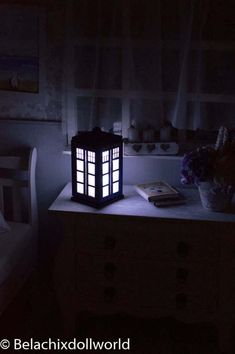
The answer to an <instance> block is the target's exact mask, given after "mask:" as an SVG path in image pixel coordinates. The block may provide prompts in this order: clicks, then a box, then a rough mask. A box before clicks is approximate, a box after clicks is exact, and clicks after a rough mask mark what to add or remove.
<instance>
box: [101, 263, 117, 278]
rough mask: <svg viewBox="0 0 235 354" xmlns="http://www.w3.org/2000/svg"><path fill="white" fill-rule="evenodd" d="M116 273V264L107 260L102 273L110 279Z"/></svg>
mask: <svg viewBox="0 0 235 354" xmlns="http://www.w3.org/2000/svg"><path fill="white" fill-rule="evenodd" d="M115 273H116V266H115V264H113V263H111V262H108V263H106V264H105V266H104V274H105V277H106V279H108V280H111V279H113V278H114V275H115Z"/></svg>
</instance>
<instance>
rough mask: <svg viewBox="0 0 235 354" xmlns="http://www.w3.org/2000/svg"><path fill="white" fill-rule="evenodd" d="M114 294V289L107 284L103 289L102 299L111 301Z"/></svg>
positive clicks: (107, 301)
mask: <svg viewBox="0 0 235 354" xmlns="http://www.w3.org/2000/svg"><path fill="white" fill-rule="evenodd" d="M115 296H116V289H115V288H114V287H112V286H109V287H107V288H105V289H104V300H105V302H106V303H111V302H112V301H113V300H114V298H115Z"/></svg>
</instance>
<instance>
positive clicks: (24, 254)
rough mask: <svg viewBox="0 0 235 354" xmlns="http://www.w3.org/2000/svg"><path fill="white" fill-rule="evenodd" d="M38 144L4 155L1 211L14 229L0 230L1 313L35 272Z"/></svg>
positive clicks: (0, 175)
mask: <svg viewBox="0 0 235 354" xmlns="http://www.w3.org/2000/svg"><path fill="white" fill-rule="evenodd" d="M36 160H37V150H36V148H33V149H31V150H30V151H27V154H24V153H23V154H22V155H21V154H19V153H17V155H16V156H12V155H11V156H0V211H1V212H2V214H3V215H4V216H5V218H6V220H7V223H8V225H9V226H10V231H8V232H4V233H1V234H0V314H1V313H2V312H3V311H4V309H5V308H6V306H7V305H8V304H9V303H10V302H11V301H12V300H13V298H14V296H15V295H16V294H17V291H18V290H19V289H20V287H21V286H22V285H23V283H24V282H25V280H26V279H27V277H28V276H29V274H30V273H31V271H32V269H33V267H34V264H35V261H36V254H37V253H36V251H37V229H38V219H37V198H36V187H35V169H36Z"/></svg>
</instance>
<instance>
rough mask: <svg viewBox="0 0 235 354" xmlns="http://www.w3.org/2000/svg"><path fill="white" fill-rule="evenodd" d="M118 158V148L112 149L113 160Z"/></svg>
mask: <svg viewBox="0 0 235 354" xmlns="http://www.w3.org/2000/svg"><path fill="white" fill-rule="evenodd" d="M117 157H119V147H116V148H114V149H113V159H116V158H117Z"/></svg>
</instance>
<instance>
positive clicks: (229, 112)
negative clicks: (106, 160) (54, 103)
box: [67, 0, 235, 193]
mask: <svg viewBox="0 0 235 354" xmlns="http://www.w3.org/2000/svg"><path fill="white" fill-rule="evenodd" d="M231 9H233V1H232V0H228V1H226V2H221V1H219V0H214V1H212V0H208V1H204V0H199V1H190V0H189V1H184V0H176V1H172V0H164V1H163V0H154V1H153V0H148V1H146V0H125V1H121V0H112V1H110V0H76V1H74V2H69V4H68V20H69V23H70V24H71V23H72V25H70V26H68V28H67V29H68V31H69V33H68V38H69V39H68V40H67V59H68V60H67V63H68V71H67V73H68V90H67V93H68V99H67V104H68V106H67V111H68V112H69V114H68V121H67V132H68V139H69V141H70V138H71V136H72V135H74V134H75V132H76V131H77V130H87V129H91V128H93V127H94V126H96V125H98V126H100V127H103V128H104V129H105V130H110V129H111V128H112V126H113V124H114V122H117V121H121V122H122V135H123V136H124V137H127V129H128V127H129V126H130V122H131V121H132V120H135V121H136V122H137V124H138V125H139V127H140V128H144V127H146V126H147V125H152V126H153V127H154V128H155V129H156V130H158V129H159V128H160V127H161V126H162V124H163V122H164V121H167V120H168V121H171V122H172V124H173V126H174V127H176V128H178V129H189V130H197V129H202V130H204V129H205V130H213V129H218V128H219V126H220V125H221V124H223V125H227V126H228V127H230V128H235V115H234V112H235V95H234V94H235V88H234V87H235V86H234V82H235V65H234V61H235V23H234V17H233V16H234V11H232V10H231ZM115 163H117V162H114V161H113V164H115ZM113 166H114V165H113ZM103 168H106V169H107V167H104V166H103ZM115 176H116V175H115ZM113 188H114V186H113ZM115 188H117V187H115ZM105 193H108V192H107V189H105Z"/></svg>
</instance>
